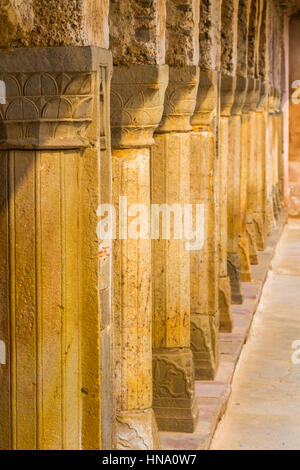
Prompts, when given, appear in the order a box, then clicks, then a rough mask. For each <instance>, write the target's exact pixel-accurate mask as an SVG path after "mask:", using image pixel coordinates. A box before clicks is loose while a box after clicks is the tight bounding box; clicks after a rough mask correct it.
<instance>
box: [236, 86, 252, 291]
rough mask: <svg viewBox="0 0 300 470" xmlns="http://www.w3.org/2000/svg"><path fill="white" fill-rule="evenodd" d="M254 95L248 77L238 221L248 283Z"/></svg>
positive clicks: (242, 264) (249, 271)
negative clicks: (249, 197)
mask: <svg viewBox="0 0 300 470" xmlns="http://www.w3.org/2000/svg"><path fill="white" fill-rule="evenodd" d="M254 94H255V80H254V79H253V78H249V77H248V88H247V94H246V99H245V104H244V106H243V109H242V123H241V124H242V129H241V186H240V220H239V226H240V228H239V252H240V258H241V280H242V281H244V282H250V281H251V279H252V275H251V266H250V237H249V236H248V233H247V228H248V227H247V207H248V173H249V154H250V152H251V151H252V150H251V143H252V144H253V142H254V141H253V139H251V135H250V113H249V110H250V107H251V102H252V101H253V95H254ZM252 239H253V238H252Z"/></svg>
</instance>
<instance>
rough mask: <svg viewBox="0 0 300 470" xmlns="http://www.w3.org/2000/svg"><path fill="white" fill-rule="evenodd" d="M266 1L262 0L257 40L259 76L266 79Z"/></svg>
mask: <svg viewBox="0 0 300 470" xmlns="http://www.w3.org/2000/svg"><path fill="white" fill-rule="evenodd" d="M267 12H268V8H267V2H266V1H264V5H263V10H262V19H261V31H260V40H259V54H258V59H259V76H260V77H261V78H262V79H263V80H266V79H267V76H268V42H267V35H268V30H267V27H268V23H267V21H268V17H267Z"/></svg>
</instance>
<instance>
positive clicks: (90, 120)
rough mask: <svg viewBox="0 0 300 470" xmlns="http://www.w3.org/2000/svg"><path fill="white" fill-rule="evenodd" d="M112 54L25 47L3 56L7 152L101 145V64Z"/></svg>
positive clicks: (0, 113) (0, 108)
mask: <svg viewBox="0 0 300 470" xmlns="http://www.w3.org/2000/svg"><path fill="white" fill-rule="evenodd" d="M110 64H111V54H110V53H109V52H108V51H105V50H103V49H100V48H97V47H68V48H64V47H52V48H41V47H39V48H32V49H30V48H24V49H16V50H14V51H10V52H6V51H3V52H1V63H0V79H1V80H3V81H4V82H5V85H6V95H7V99H6V104H2V105H0V120H1V127H0V147H1V148H2V149H10V148H11V149H16V148H23V149H32V148H34V149H75V148H86V147H88V146H89V145H90V144H92V145H94V144H97V143H98V140H99V133H98V129H97V125H95V122H96V116H97V113H98V107H99V103H98V100H97V98H98V95H99V91H98V86H99V85H98V80H99V78H98V71H99V66H101V65H102V66H106V67H107V66H108V65H110Z"/></svg>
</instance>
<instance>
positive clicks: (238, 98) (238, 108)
mask: <svg viewBox="0 0 300 470" xmlns="http://www.w3.org/2000/svg"><path fill="white" fill-rule="evenodd" d="M247 89H248V79H247V78H246V77H242V76H237V77H236V87H235V91H234V101H233V105H232V110H231V114H233V115H241V114H242V110H243V106H244V103H245V99H246V94H247Z"/></svg>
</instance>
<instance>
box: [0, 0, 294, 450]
mask: <svg viewBox="0 0 300 470" xmlns="http://www.w3.org/2000/svg"><path fill="white" fill-rule="evenodd" d="M299 13H300V1H298V0H293V1H288V2H287V1H284V0H0V450H1V449H12V450H25V449H41V450H56V449H70V450H72V449H75V450H90V449H91V450H105V449H116V450H152V449H154V450H156V449H161V448H162V449H178V448H179V449H180V448H182V449H183V448H185V449H206V448H208V447H209V446H210V443H211V440H212V437H213V433H214V431H215V429H216V427H217V424H218V421H219V420H220V419H221V417H222V414H223V413H224V411H225V409H226V405H227V402H228V399H229V396H230V391H231V382H232V378H233V374H234V370H235V367H236V364H237V362H238V360H239V357H240V353H241V351H242V349H243V345H244V343H245V341H246V340H247V337H248V334H249V328H250V325H251V321H252V318H253V315H254V313H255V310H256V307H257V305H258V301H259V299H260V296H261V293H262V288H263V285H264V282H265V279H266V277H267V273H268V270H269V267H270V262H271V259H272V256H273V254H274V251H275V248H276V245H277V243H278V241H279V237H280V234H281V232H282V230H283V227H284V225H285V223H286V221H287V215H288V212H289V213H290V215H291V216H293V217H296V216H297V215H299V214H298V212H297V211H298V204H299V206H300V203H299V201H300V196H299V194H300V193H299V188H300V171H299V168H298V166H299V161H300V150H299V152H298V153H297V149H300V141H299V135H300V134H299V132H298V131H297V123H298V114H297V111H298V109H300V108H298V107H297V105H298V103H299V101H300V100H299V99H298V98H299V90H300V86H299V85H300V65H299V61H298V60H297V56H296V58H295V56H294V55H293V52H294V51H295V50H296V51H299V50H300V37H298V36H299V35H298V34H297V31H298V30H300V29H299V18H300V17H299ZM298 69H299V70H298ZM298 73H299V82H298V78H297V77H298V75H297V74H298ZM298 193H299V194H298ZM298 196H299V200H298ZM289 233H292V231H291V232H289V231H285V234H284V237H287V236H289V235H288V234H289ZM283 240H285V238H283ZM295 243H296V242H295ZM288 244H289V245H288V246H291V247H292V246H293V242H292V241H291V240H290V241H289V242H288ZM287 256H288V255H287ZM285 261H286V260H285V257H284V256H283V259H282V260H281V259H279V258H278V257H276V258H275V260H274V262H273V263H274V266H276V268H274V269H275V271H276V270H277V271H276V272H278V273H279V271H280V270H284V269H285V264H284V263H285ZM294 270H295V271H297V267H296V265H295V266H294ZM270 276H271V275H270ZM270 279H272V278H270ZM284 279H285V280H287V277H286V276H285V275H284ZM295 279H296V278H292V281H293V282H294V281H295ZM269 286H270V281H268V284H267V287H266V289H267V290H268V289H269ZM291 289H292V284H291ZM296 295H297V291H293V297H291V301H293V302H294V308H296V305H298V304H297V300H296V298H295V296H296ZM292 299H294V300H292ZM269 315H271V312H269ZM260 316H261V314H259V317H258V318H260ZM275 318H276V312H275V313H274V319H273V320H274V321H275ZM273 320H272V319H271V320H270V321H271V322H272V321H273ZM284 321H285V319H284ZM286 321H287V325H286V327H287V328H288V325H289V321H288V319H286ZM255 328H256V326H255ZM261 328H262V331H264V326H263V325H262V327H261ZM283 331H285V330H284V329H283ZM260 334H262V333H260ZM295 339H297V338H295ZM279 344H280V343H279ZM247 362H248V363H249V367H250V366H251V360H249V361H247ZM278 367H280V363H279V364H278ZM271 372H272V371H271V370H270V373H271ZM234 393H236V391H235V390H234ZM230 406H231V405H230ZM230 410H231V408H230V407H229V412H228V413H229V415H227V416H229V417H230V415H231V411H230ZM227 419H228V418H227V417H226V418H225V421H224V422H225V423H226V420H227ZM237 424H238V423H236V425H237ZM220 429H221V428H220ZM287 445H288V444H287Z"/></svg>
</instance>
